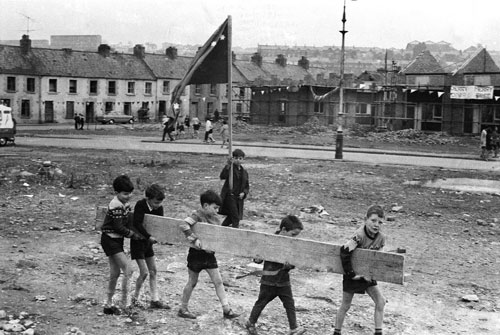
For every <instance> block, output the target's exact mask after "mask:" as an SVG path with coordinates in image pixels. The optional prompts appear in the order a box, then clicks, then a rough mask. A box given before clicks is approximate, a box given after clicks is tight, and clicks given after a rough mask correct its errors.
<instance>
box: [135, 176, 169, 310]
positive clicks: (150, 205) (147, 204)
mask: <svg viewBox="0 0 500 335" xmlns="http://www.w3.org/2000/svg"><path fill="white" fill-rule="evenodd" d="M145 196H146V197H145V198H144V199H141V200H139V201H137V203H136V204H135V207H134V229H135V230H136V231H137V232H139V233H140V234H141V235H142V236H144V240H130V254H131V256H132V259H135V261H136V262H137V266H138V267H139V276H138V277H137V280H136V282H135V292H134V295H133V297H132V306H138V305H139V295H140V292H141V288H142V284H143V283H144V281H145V280H146V278H147V277H148V274H149V289H150V294H151V302H150V303H149V307H150V308H157V309H170V306H168V305H167V304H166V303H164V302H162V301H160V300H159V298H158V290H157V286H156V274H157V269H156V261H155V257H154V256H155V253H154V250H153V244H155V243H157V240H156V239H155V238H154V237H153V236H151V235H150V234H149V233H148V232H147V231H146V229H145V228H144V225H143V222H144V215H146V214H151V215H158V216H163V206H162V205H161V203H162V202H163V199H165V194H164V193H163V189H162V188H161V186H160V185H158V184H152V185H150V186H149V187H148V188H146V192H145Z"/></svg>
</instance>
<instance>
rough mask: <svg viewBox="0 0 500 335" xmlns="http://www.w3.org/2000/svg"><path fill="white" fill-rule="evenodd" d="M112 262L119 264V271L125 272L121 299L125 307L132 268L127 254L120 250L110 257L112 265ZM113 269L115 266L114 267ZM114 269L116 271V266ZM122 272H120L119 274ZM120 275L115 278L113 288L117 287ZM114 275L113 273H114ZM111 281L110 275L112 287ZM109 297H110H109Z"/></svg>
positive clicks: (121, 305) (121, 304) (121, 303)
mask: <svg viewBox="0 0 500 335" xmlns="http://www.w3.org/2000/svg"><path fill="white" fill-rule="evenodd" d="M111 263H114V264H115V265H118V271H120V270H121V271H122V272H123V277H122V297H121V301H120V307H122V308H125V307H127V296H128V282H129V280H130V277H131V276H132V268H131V267H130V264H129V261H128V259H127V256H125V254H124V253H123V252H119V253H117V254H115V255H113V256H111V257H110V265H111ZM112 269H113V267H112ZM112 271H116V267H114V269H113V270H112ZM119 275H120V274H118V276H119ZM118 276H116V278H115V279H114V285H113V289H114V288H115V287H116V281H117V280H118ZM112 277H113V275H112ZM111 282H112V278H111V277H110V288H111ZM108 299H109V298H108Z"/></svg>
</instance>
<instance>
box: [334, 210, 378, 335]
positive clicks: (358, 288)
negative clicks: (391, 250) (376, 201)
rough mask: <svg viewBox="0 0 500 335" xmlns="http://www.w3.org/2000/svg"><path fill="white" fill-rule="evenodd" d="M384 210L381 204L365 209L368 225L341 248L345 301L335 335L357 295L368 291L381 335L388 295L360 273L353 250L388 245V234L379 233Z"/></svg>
mask: <svg viewBox="0 0 500 335" xmlns="http://www.w3.org/2000/svg"><path fill="white" fill-rule="evenodd" d="M383 219H384V210H383V209H382V207H380V206H378V205H374V206H371V207H369V208H368V210H367V212H366V218H365V224H364V225H363V227H361V228H359V229H358V230H357V231H356V232H355V233H354V235H353V236H352V237H351V239H349V241H348V242H347V243H346V244H344V245H343V246H342V247H341V249H340V258H341V260H342V267H343V269H344V273H345V274H344V277H343V281H342V289H343V293H342V303H341V305H340V307H339V309H338V311H337V317H336V320H335V331H334V333H333V334H334V335H341V329H342V324H343V323H344V318H345V315H346V313H347V311H348V310H349V308H350V307H351V302H352V298H353V297H354V294H356V293H358V294H364V293H365V292H366V293H368V295H369V296H370V298H372V300H373V302H374V303H375V315H374V319H375V335H382V323H383V319H384V307H385V298H384V296H383V295H382V293H381V292H380V290H379V288H378V286H377V282H376V281H375V280H371V279H370V278H368V279H365V278H364V277H362V276H360V275H357V274H356V273H355V272H354V270H353V268H352V264H351V255H352V252H353V251H354V249H356V248H360V249H372V250H382V248H383V247H384V245H385V236H384V235H383V234H382V233H381V232H380V228H381V227H380V225H381V224H382V223H383V222H382V220H383Z"/></svg>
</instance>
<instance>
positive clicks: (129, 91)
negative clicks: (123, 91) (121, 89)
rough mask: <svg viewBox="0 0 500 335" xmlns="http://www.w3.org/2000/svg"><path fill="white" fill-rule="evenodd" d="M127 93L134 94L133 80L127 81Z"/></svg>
mask: <svg viewBox="0 0 500 335" xmlns="http://www.w3.org/2000/svg"><path fill="white" fill-rule="evenodd" d="M127 93H128V94H135V82H133V81H129V82H128V83H127Z"/></svg>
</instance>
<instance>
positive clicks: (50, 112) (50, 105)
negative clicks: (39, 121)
mask: <svg viewBox="0 0 500 335" xmlns="http://www.w3.org/2000/svg"><path fill="white" fill-rule="evenodd" d="M45 122H46V123H51V122H54V101H45Z"/></svg>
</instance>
